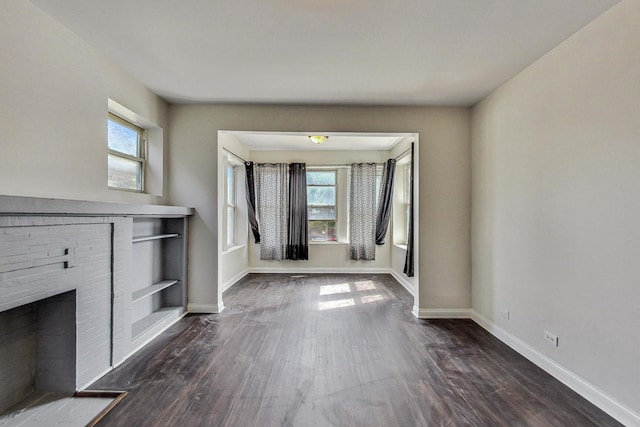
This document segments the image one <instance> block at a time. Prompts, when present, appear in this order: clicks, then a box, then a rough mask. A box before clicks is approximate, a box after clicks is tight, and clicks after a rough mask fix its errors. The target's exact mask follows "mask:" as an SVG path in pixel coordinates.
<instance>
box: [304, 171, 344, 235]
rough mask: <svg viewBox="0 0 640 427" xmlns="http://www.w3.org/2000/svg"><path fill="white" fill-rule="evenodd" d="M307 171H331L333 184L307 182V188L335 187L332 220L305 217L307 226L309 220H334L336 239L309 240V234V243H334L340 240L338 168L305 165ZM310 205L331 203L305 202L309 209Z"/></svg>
mask: <svg viewBox="0 0 640 427" xmlns="http://www.w3.org/2000/svg"><path fill="white" fill-rule="evenodd" d="M307 172H333V174H334V184H333V185H310V184H308V183H307V188H308V187H334V188H335V204H334V205H333V206H334V207H335V213H336V214H335V218H334V219H333V220H331V219H328V220H315V219H309V218H307V227H309V223H310V222H311V221H334V222H335V229H336V240H326V241H318V240H315V241H313V240H311V235H309V244H335V243H338V242H339V241H340V226H339V224H340V223H339V218H340V212H339V210H340V208H339V205H340V201H339V199H340V197H339V194H340V193H339V191H340V190H339V184H338V178H339V175H338V170H337V169H335V168H323V167H307ZM312 206H331V205H310V204H309V203H308V202H307V209H309V208H310V207H312Z"/></svg>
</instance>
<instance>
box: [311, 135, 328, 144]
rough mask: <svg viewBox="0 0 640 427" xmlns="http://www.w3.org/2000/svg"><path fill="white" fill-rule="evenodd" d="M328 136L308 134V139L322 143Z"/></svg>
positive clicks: (315, 142)
mask: <svg viewBox="0 0 640 427" xmlns="http://www.w3.org/2000/svg"><path fill="white" fill-rule="evenodd" d="M328 138H329V137H328V136H326V135H309V139H310V140H311V142H313V143H314V144H318V145H320V144H323V143H324V142H325V141H326V140H327V139H328Z"/></svg>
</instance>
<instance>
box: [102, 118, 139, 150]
mask: <svg viewBox="0 0 640 427" xmlns="http://www.w3.org/2000/svg"><path fill="white" fill-rule="evenodd" d="M107 124H108V126H107V141H108V145H109V148H110V149H111V150H115V151H119V152H121V153H124V154H128V155H130V156H136V157H140V150H139V148H140V143H139V142H140V134H139V132H138V131H136V130H134V129H131V128H128V127H126V126H124V125H123V124H120V123H118V122H115V121H113V120H108V121H107Z"/></svg>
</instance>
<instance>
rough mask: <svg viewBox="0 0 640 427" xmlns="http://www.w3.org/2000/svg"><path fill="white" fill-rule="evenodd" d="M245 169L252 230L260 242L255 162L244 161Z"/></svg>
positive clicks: (248, 209)
mask: <svg viewBox="0 0 640 427" xmlns="http://www.w3.org/2000/svg"><path fill="white" fill-rule="evenodd" d="M244 171H245V175H246V177H247V179H246V180H245V187H246V189H247V191H246V196H247V216H248V217H249V224H250V225H251V232H252V233H253V238H254V239H255V241H256V243H260V229H259V228H258V220H257V219H256V186H255V182H254V178H253V162H244Z"/></svg>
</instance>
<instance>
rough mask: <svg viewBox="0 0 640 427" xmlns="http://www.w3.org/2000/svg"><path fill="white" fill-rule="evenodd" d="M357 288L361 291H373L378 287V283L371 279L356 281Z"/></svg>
mask: <svg viewBox="0 0 640 427" xmlns="http://www.w3.org/2000/svg"><path fill="white" fill-rule="evenodd" d="M355 285H356V289H357V290H359V291H371V290H373V289H377V288H376V285H375V284H374V283H373V282H372V281H371V280H363V281H361V282H356V283H355Z"/></svg>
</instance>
